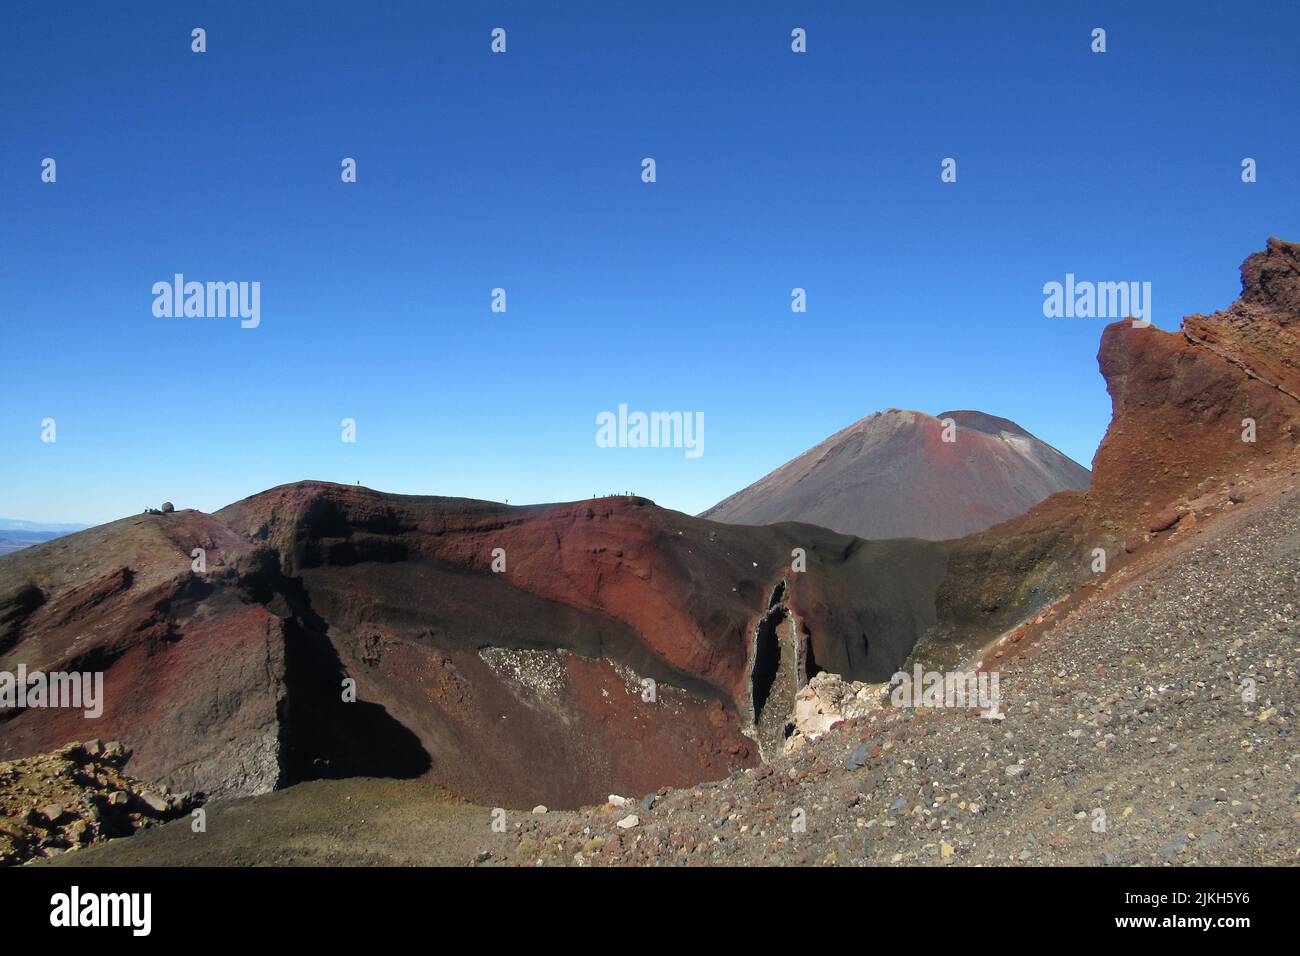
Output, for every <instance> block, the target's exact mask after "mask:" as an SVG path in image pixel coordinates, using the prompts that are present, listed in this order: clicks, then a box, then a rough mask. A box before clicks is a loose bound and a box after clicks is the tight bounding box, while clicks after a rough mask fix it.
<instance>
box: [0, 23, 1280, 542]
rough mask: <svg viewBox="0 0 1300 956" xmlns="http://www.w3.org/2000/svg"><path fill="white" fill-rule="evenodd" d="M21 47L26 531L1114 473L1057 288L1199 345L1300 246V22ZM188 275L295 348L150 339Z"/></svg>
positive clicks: (9, 295)
mask: <svg viewBox="0 0 1300 956" xmlns="http://www.w3.org/2000/svg"><path fill="white" fill-rule="evenodd" d="M545 7H555V8H557V10H546V9H544V8H545ZM1050 7H1056V8H1058V9H1056V10H1052V9H1049V8H1050ZM615 8H616V9H615ZM0 18H3V20H4V22H3V25H2V28H0V79H2V80H3V82H2V83H0V115H2V123H3V130H4V133H3V136H0V293H2V295H0V369H2V370H3V379H4V380H3V385H2V387H0V456H2V457H0V514H4V515H7V516H11V517H15V518H27V519H32V520H42V521H85V522H98V521H104V520H109V519H112V518H115V517H120V516H122V515H126V514H130V513H134V512H138V511H139V510H140V509H141V508H143V507H144V506H145V505H155V504H157V503H158V502H160V501H162V500H163V499H171V500H172V501H174V502H176V504H177V506H178V507H198V508H202V509H204V510H214V509H216V508H218V507H220V506H222V505H224V504H226V503H228V502H230V501H233V500H236V499H238V498H241V497H243V496H245V495H248V494H251V493H253V492H256V491H260V490H262V489H264V488H267V487H269V486H272V485H275V484H279V483H282V482H287V481H294V480H298V479H301V478H319V479H326V480H333V481H342V482H355V481H360V482H361V483H362V484H364V485H368V486H371V487H375V488H380V489H383V490H388V491H395V492H403V493H419V494H448V495H464V496H469V497H479V498H490V499H496V500H503V499H508V500H509V501H511V502H512V503H523V502H534V501H551V500H569V499H574V498H584V497H589V496H590V495H591V494H593V493H603V492H608V491H616V490H617V491H622V490H633V491H636V492H637V493H639V494H643V495H646V496H649V497H651V498H654V499H655V500H656V501H658V502H659V503H660V504H663V505H665V506H667V507H672V508H678V509H681V510H684V511H688V512H696V511H699V510H701V509H703V508H705V507H707V506H709V505H711V504H713V503H714V502H716V501H717V500H718V499H720V498H722V497H724V496H726V495H728V494H730V493H732V492H734V491H736V490H738V489H740V488H741V487H743V486H745V485H747V484H749V483H750V482H752V481H754V480H755V479H757V478H759V477H760V476H762V475H763V474H765V473H766V472H767V471H769V470H770V469H772V468H774V467H776V466H777V465H779V464H781V463H783V462H784V461H786V460H788V459H789V458H791V457H793V456H795V455H797V454H799V453H800V452H802V451H804V450H805V449H807V448H808V447H810V446H811V445H813V444H815V443H817V442H819V441H820V440H822V439H823V438H825V437H826V436H827V435H829V434H831V433H833V432H835V431H837V430H838V429H840V428H842V427H844V426H845V425H847V424H849V423H850V422H852V421H854V420H856V419H858V418H861V417H862V416H864V415H867V414H870V413H871V412H873V411H877V410H880V409H882V408H887V407H903V408H916V409H920V410H923V411H928V412H932V413H933V412H939V411H943V410H946V409H950V408H978V409H981V410H984V411H987V412H990V413H993V414H997V415H1003V416H1006V417H1009V418H1012V419H1014V420H1015V421H1017V422H1018V423H1020V424H1021V425H1022V426H1024V427H1026V428H1028V429H1029V430H1030V431H1032V432H1034V433H1035V434H1037V435H1038V436H1040V437H1041V438H1043V439H1044V440H1046V441H1048V442H1050V443H1052V444H1054V445H1056V446H1057V447H1058V448H1060V449H1061V450H1063V451H1064V452H1066V453H1067V454H1069V455H1071V456H1072V457H1074V458H1076V459H1078V460H1079V461H1081V462H1083V463H1084V464H1087V463H1088V462H1089V461H1090V460H1091V457H1092V454H1093V452H1094V451H1095V449H1096V445H1097V443H1098V441H1099V440H1100V438H1101V436H1102V434H1103V433H1104V430H1105V426H1106V423H1107V421H1108V419H1109V413H1110V404H1109V399H1108V398H1107V396H1106V392H1105V388H1104V383H1103V381H1102V379H1101V377H1100V376H1099V374H1098V373H1097V366H1096V352H1097V343H1098V337H1099V334H1100V332H1101V329H1102V327H1103V326H1104V325H1105V322H1106V320H1104V319H1083V318H1074V319H1048V318H1045V317H1044V316H1043V314H1042V302H1043V295H1042V286H1043V284H1044V283H1045V282H1048V281H1052V280H1057V281H1060V280H1062V279H1063V278H1064V276H1065V274H1066V273H1067V272H1073V273H1075V274H1076V275H1077V276H1078V277H1079V278H1081V279H1092V280H1097V281H1103V280H1104V281H1127V280H1139V281H1150V282H1151V283H1152V286H1153V306H1154V314H1153V317H1154V320H1155V322H1156V324H1157V325H1160V326H1162V327H1164V328H1176V327H1177V324H1178V320H1179V319H1180V317H1181V316H1182V315H1184V314H1186V313H1188V312H1195V311H1202V312H1209V311H1212V310H1214V309H1218V308H1222V307H1224V306H1226V305H1227V304H1228V303H1229V302H1230V301H1231V300H1232V299H1233V298H1234V297H1235V296H1236V294H1237V291H1238V276H1237V266H1238V265H1239V263H1240V261H1241V260H1242V259H1243V258H1244V257H1245V256H1246V255H1247V254H1249V253H1250V252H1252V251H1254V250H1257V249H1260V248H1262V247H1263V245H1264V240H1265V238H1266V237H1267V236H1269V235H1279V236H1281V237H1283V238H1288V239H1292V240H1295V239H1298V238H1300V201H1298V200H1300V168H1298V157H1300V124H1297V123H1296V121H1295V107H1296V102H1295V90H1296V89H1298V88H1300V57H1298V56H1297V54H1296V51H1297V50H1300V7H1298V6H1297V5H1296V4H1295V3H1294V2H1277V3H1270V2H1262V3H1255V4H1251V5H1250V7H1249V9H1248V10H1245V11H1243V10H1241V9H1239V8H1234V7H1233V6H1232V5H1228V4H1212V3H1195V2H1186V3H1178V4H1172V3H1171V4H1156V3H1151V4H1140V5H1138V4H1131V3H1081V4H1072V5H1068V8H1067V6H1066V5H1060V4H1043V3H1028V2H1026V3H1005V4H998V5H974V4H964V3H963V4H956V3H953V4H918V3H915V2H909V3H879V4H871V5H866V4H862V3H860V2H857V3H793V2H791V3H745V4H740V3H736V4H727V5H721V4H718V5H713V4H707V3H705V4H699V3H654V4H636V5H634V4H605V3H590V4H582V3H563V4H542V3H538V2H529V3H519V4H492V3H457V4H443V3H439V4H429V3H376V4H356V5H354V4H347V5H339V6H338V7H337V8H331V7H330V5H328V4H289V3H276V4H264V3H230V2H223V3H211V4H186V3H153V4H150V3H133V4H130V5H126V6H123V5H104V4H84V5H76V4H72V5H68V4H55V5H46V4H27V3H21V2H19V3H9V4H6V5H5V8H4V11H3V13H0ZM196 26H201V27H204V28H205V29H206V31H207V43H208V52H206V53H204V54H195V53H192V52H191V50H190V43H191V41H190V31H191V29H192V28H193V27H196ZM498 26H499V27H504V28H505V29H506V30H507V43H508V52H507V53H506V54H504V55H493V54H492V53H491V52H490V50H489V43H490V35H489V34H490V31H491V30H492V28H494V27H498ZM796 26H799V27H804V28H805V29H806V30H807V33H808V52H807V53H806V54H802V55H798V54H794V53H792V52H791V50H790V31H791V29H792V28H794V27H796ZM1097 26H1100V27H1104V28H1105V29H1106V30H1107V47H1108V49H1107V52H1106V53H1104V54H1094V53H1092V52H1091V51H1090V42H1091V41H1090V31H1091V30H1092V28H1093V27H1097ZM47 156H49V157H54V158H55V159H56V160H57V163H58V167H57V171H58V180H57V182H56V183H53V184H48V183H42V182H41V178H40V172H41V169H40V164H41V160H42V159H43V158H44V157H47ZM345 156H349V157H354V158H355V159H356V160H357V164H358V182H356V183H355V184H343V183H342V182H340V176H339V173H340V161H341V159H342V158H343V157H345ZM646 156H651V157H654V159H655V160H656V163H657V177H658V181H657V182H655V183H653V184H646V183H643V182H642V181H641V178H640V173H641V160H642V158H643V157H646ZM1247 156H1249V157H1253V158H1255V159H1256V160H1257V162H1258V177H1259V179H1258V182H1256V183H1253V184H1243V183H1242V182H1241V179H1240V164H1241V160H1242V158H1243V157H1247ZM944 157H953V158H955V159H956V160H957V163H958V181H957V182H956V183H952V184H945V183H941V182H940V177H939V171H940V162H941V160H942V159H943V158H944ZM176 272H182V273H184V274H185V275H186V276H187V278H190V279H198V280H200V281H206V280H214V281H217V280H220V281H227V280H233V281H240V280H243V281H259V282H260V283H261V289H262V292H261V325H260V327H259V328H256V329H241V328H240V327H239V325H238V322H237V321H235V320H229V319H217V318H157V317H155V316H154V314H153V311H152V305H153V296H152V293H151V287H152V285H153V283H155V282H157V281H160V280H161V281H167V280H170V278H171V276H172V275H173V274H174V273H176ZM796 286H798V287H803V288H805V289H807V295H808V311H807V312H806V313H805V314H793V313H792V312H791V311H790V290H791V289H792V288H794V287H796ZM495 287H502V288H504V289H506V292H507V296H508V312H507V313H506V314H504V315H503V314H495V313H493V312H491V311H490V309H489V304H490V292H491V290H492V289H493V288H495ZM620 403H626V404H628V405H629V406H630V407H631V408H632V409H634V410H635V409H640V410H645V411H653V410H663V411H673V410H680V411H690V412H695V411H701V412H703V413H704V415H705V420H706V427H705V453H704V455H703V456H702V457H700V458H697V459H688V458H686V457H685V455H684V454H683V452H682V451H681V450H680V449H677V450H675V449H639V448H613V449H611V448H598V447H597V446H596V444H595V431H596V427H595V418H596V415H597V414H598V413H600V412H601V411H605V410H614V409H616V408H617V406H618V405H619V404H620ZM47 417H52V418H54V419H55V420H56V422H57V429H58V431H57V439H58V440H57V442H56V443H54V444H46V443H42V441H41V421H42V419H45V418H47ZM345 417H351V418H354V419H356V421H357V439H358V440H357V441H356V443H355V444H346V443H344V442H342V441H341V440H340V424H339V423H340V420H341V419H343V418H345Z"/></svg>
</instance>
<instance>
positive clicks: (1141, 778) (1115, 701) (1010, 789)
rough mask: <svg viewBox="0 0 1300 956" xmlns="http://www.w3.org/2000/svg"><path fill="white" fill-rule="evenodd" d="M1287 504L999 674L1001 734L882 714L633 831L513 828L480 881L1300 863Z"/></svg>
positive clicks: (1295, 546)
mask: <svg viewBox="0 0 1300 956" xmlns="http://www.w3.org/2000/svg"><path fill="white" fill-rule="evenodd" d="M1298 505H1300V493H1297V492H1296V491H1291V492H1289V493H1287V494H1285V495H1283V496H1282V497H1280V498H1279V499H1277V500H1275V501H1273V502H1271V503H1268V504H1264V505H1261V506H1258V508H1257V509H1256V510H1254V511H1253V513H1249V514H1245V515H1234V516H1230V517H1228V518H1226V519H1225V521H1224V523H1223V524H1222V525H1220V526H1218V527H1216V528H1215V529H1209V528H1204V527H1203V528H1202V529H1201V530H1202V531H1203V532H1204V533H1203V534H1202V535H1201V536H1200V537H1199V538H1196V539H1194V541H1193V543H1192V544H1191V546H1189V547H1188V548H1186V549H1185V550H1183V551H1182V552H1181V553H1178V554H1175V555H1174V556H1173V557H1172V558H1171V560H1169V561H1168V562H1167V563H1165V564H1164V565H1162V566H1160V567H1157V568H1156V569H1155V570H1154V571H1152V572H1150V573H1148V574H1147V575H1146V576H1144V577H1140V578H1137V579H1136V580H1134V581H1133V582H1132V583H1131V584H1129V585H1127V586H1125V587H1123V588H1117V589H1115V590H1114V591H1113V593H1110V594H1108V595H1106V596H1104V597H1101V598H1099V599H1098V600H1097V601H1096V602H1095V603H1093V604H1091V605H1088V606H1086V607H1084V608H1082V609H1081V610H1080V611H1079V612H1078V613H1077V614H1076V615H1075V616H1073V617H1071V618H1070V619H1068V620H1066V621H1065V622H1064V623H1062V624H1060V625H1058V626H1057V627H1056V628H1055V629H1054V630H1052V631H1049V632H1048V633H1046V634H1045V635H1044V636H1043V637H1042V639H1041V640H1040V642H1039V644H1038V645H1037V646H1035V647H1033V648H1032V649H1030V650H1029V651H1028V653H1026V654H1025V655H1024V656H1022V657H1021V658H1019V659H1018V660H1016V661H1013V662H1011V663H1009V664H1007V665H1006V666H1005V667H1003V669H1002V670H1001V671H1000V685H1001V686H1000V690H1001V697H1002V707H1001V710H1002V713H1003V714H1004V715H1005V718H1004V719H1003V720H1000V721H999V720H987V719H980V718H979V717H978V716H977V715H976V712H974V711H970V710H961V711H958V710H942V709H928V710H924V711H918V710H902V709H897V708H886V709H885V711H884V712H883V713H882V714H881V715H879V716H872V717H868V718H864V719H862V720H859V721H857V722H854V723H851V724H845V725H841V726H840V727H838V728H837V729H835V730H833V731H831V732H830V733H828V734H827V735H826V736H825V737H823V738H822V739H821V740H819V741H818V742H816V743H815V744H813V745H811V746H809V747H806V748H804V749H803V750H800V751H798V752H796V753H795V754H793V755H791V756H788V757H783V758H781V759H779V760H777V761H776V762H775V763H774V764H772V765H769V766H764V767H760V768H757V769H751V770H745V771H740V772H737V773H734V774H732V775H731V776H730V777H729V778H727V779H725V780H722V781H719V782H717V783H712V784H703V785H700V786H698V787H696V788H693V789H690V790H682V791H671V792H670V791H661V793H660V795H659V799H658V800H657V801H656V803H655V804H654V807H653V809H650V810H643V811H642V812H641V814H640V817H641V819H640V823H639V824H638V825H637V826H636V827H633V828H630V829H628V830H620V829H619V828H618V827H616V825H615V822H616V820H617V819H619V818H621V817H622V816H624V815H625V812H626V811H623V810H618V809H615V808H612V807H608V806H606V807H603V808H590V809H586V810H583V811H580V812H577V813H564V814H550V815H548V816H547V817H546V818H545V819H534V820H526V821H524V822H523V823H521V824H518V825H517V827H516V830H515V841H514V842H515V847H514V852H513V859H505V858H502V857H501V856H499V855H498V856H497V857H496V859H495V860H494V862H513V863H517V864H524V865H529V864H536V863H539V862H540V863H565V864H575V863H576V864H578V865H607V864H651V865H674V864H676V865H687V864H689V865H705V864H756V863H757V864H840V865H845V864H864V863H865V864H889V863H895V864H912V865H915V864H934V865H952V864H967V865H994V864H1028V865H1060V864H1084V865H1091V864H1114V865H1131V864H1150V865H1174V864H1178V865H1186V864H1266V865H1267V864H1273V865H1276V864H1295V863H1296V862H1297V860H1298V859H1300V787H1298V786H1297V782H1298V781H1300V773H1298V772H1297V771H1300V753H1298V752H1297V746H1296V740H1295V736H1294V733H1293V728H1294V725H1295V720H1296V715H1297V712H1296V684H1297V659H1296V658H1297V647H1298V643H1300V611H1298V609H1300V507H1298ZM1197 541H1199V542H1201V543H1199V544H1198V543H1195V542H1197ZM1252 683H1253V688H1254V695H1255V697H1254V701H1253V702H1249V701H1246V700H1244V699H1243V696H1244V695H1243V690H1244V689H1245V688H1246V687H1249V686H1250V685H1251V684H1252ZM864 742H865V743H866V744H867V746H866V750H865V753H859V754H858V755H857V756H858V757H859V758H864V759H863V762H862V765H861V767H860V768H859V769H855V770H849V769H845V761H846V759H847V758H849V757H850V755H853V754H854V752H855V751H856V750H858V749H859V747H860V745H861V744H862V743H864ZM856 762H857V759H855V760H852V761H850V763H856ZM643 806H644V805H643ZM800 822H802V823H803V824H804V825H805V827H806V828H805V829H804V830H803V831H802V832H796V831H797V830H798V825H799V824H800ZM484 862H488V861H486V860H485V861H484Z"/></svg>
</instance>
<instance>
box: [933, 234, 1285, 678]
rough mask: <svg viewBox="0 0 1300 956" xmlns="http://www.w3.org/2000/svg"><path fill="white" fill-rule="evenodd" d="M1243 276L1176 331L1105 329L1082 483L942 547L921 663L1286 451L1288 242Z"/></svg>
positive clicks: (974, 641)
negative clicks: (946, 553) (1220, 306)
mask: <svg viewBox="0 0 1300 956" xmlns="http://www.w3.org/2000/svg"><path fill="white" fill-rule="evenodd" d="M1241 275H1242V295H1241V298H1240V299H1239V300H1238V301H1237V302H1235V303H1233V305H1232V306H1231V307H1230V308H1228V309H1227V310H1225V311H1223V312H1218V313H1215V314H1214V315H1211V316H1202V315H1193V316H1188V317H1187V318H1186V319H1184V321H1183V324H1182V328H1181V329H1180V331H1178V332H1164V331H1161V330H1160V329H1157V328H1155V327H1145V328H1139V327H1134V325H1133V323H1132V322H1131V321H1130V320H1123V321H1120V322H1115V323H1113V324H1111V325H1109V326H1107V327H1106V329H1105V330H1104V331H1103V333H1102V340H1101V348H1100V351H1099V353H1098V356H1097V361H1098V365H1099V366H1100V368H1101V372H1102V375H1103V376H1104V377H1105V379H1106V387H1107V390H1108V391H1109V393H1110V396H1111V402H1112V418H1111V424H1110V427H1109V428H1108V429H1107V432H1106V436H1105V438H1104V439H1103V441H1102V443H1101V446H1100V447H1099V448H1098V450H1097V454H1096V456H1095V458H1094V459H1093V471H1092V487H1091V488H1090V489H1089V490H1087V491H1085V492H1080V493H1061V494H1057V495H1053V496H1052V497H1051V498H1048V499H1047V500H1046V501H1044V502H1042V503H1041V504H1040V505H1038V506H1036V507H1035V508H1033V509H1031V510H1030V511H1029V512H1028V513H1027V514H1025V515H1024V516H1022V517H1020V518H1015V519H1012V520H1011V521H1008V522H1006V523H1004V524H1001V525H998V526H996V527H994V528H991V529H989V530H988V531H986V532H983V533H981V534H977V535H972V536H970V537H968V538H964V539H962V540H961V541H958V542H953V544H952V548H951V551H950V557H951V560H950V564H949V573H948V576H947V578H946V579H945V581H944V583H943V584H942V585H941V587H940V589H939V593H938V608H937V618H938V623H937V624H936V626H935V627H934V628H933V629H932V630H931V631H930V632H929V633H928V634H927V635H926V637H925V639H924V640H923V641H922V642H921V643H920V647H919V648H918V654H920V655H921V656H922V657H923V658H924V659H925V660H926V661H928V662H930V663H935V664H940V663H943V664H956V663H959V662H961V661H962V660H964V659H967V658H968V657H969V655H970V654H971V653H972V652H974V651H976V650H977V649H978V648H979V646H980V644H981V643H982V642H985V641H987V640H988V639H989V638H991V637H992V636H994V635H996V634H998V633H999V632H1001V631H1003V630H1005V629H1007V628H1009V627H1011V626H1012V625H1014V624H1016V623H1018V622H1019V621H1023V620H1024V619H1026V618H1027V617H1029V616H1031V615H1032V614H1034V613H1036V612H1037V611H1038V610H1040V609H1041V608H1043V607H1045V606H1046V605H1048V604H1049V603H1051V602H1052V601H1053V600H1055V599H1057V598H1059V597H1060V596H1062V595H1064V594H1067V593H1069V592H1071V591H1073V590H1075V589H1076V588H1078V587H1079V586H1080V585H1082V584H1083V583H1084V582H1085V581H1087V580H1089V578H1091V577H1093V575H1094V572H1093V570H1092V564H1093V560H1094V558H1093V549H1096V548H1101V549H1103V550H1104V551H1105V552H1106V554H1107V556H1108V558H1110V559H1112V560H1113V559H1115V558H1116V557H1118V556H1119V555H1122V554H1124V553H1126V552H1131V551H1133V550H1134V549H1135V548H1137V547H1140V546H1141V545H1142V544H1143V543H1145V542H1146V541H1149V540H1150V539H1151V538H1152V536H1153V535H1158V534H1160V533H1162V532H1167V531H1169V530H1170V529H1171V528H1172V527H1175V526H1176V525H1177V524H1178V522H1179V521H1180V520H1181V519H1182V516H1184V515H1187V514H1190V512H1191V509H1190V508H1189V506H1188V503H1189V502H1192V501H1200V502H1203V501H1205V500H1207V499H1210V498H1215V497H1216V496H1217V497H1218V498H1219V499H1223V500H1227V499H1228V497H1229V496H1230V495H1231V494H1232V492H1231V490H1230V489H1229V487H1228V486H1229V482H1230V481H1231V480H1235V479H1237V478H1240V477H1241V476H1246V475H1251V474H1259V473H1262V472H1264V471H1266V470H1268V469H1270V468H1276V467H1277V466H1278V463H1279V462H1282V461H1284V460H1288V459H1290V458H1291V457H1292V456H1293V455H1294V454H1295V453H1296V447H1297V442H1298V441H1300V399H1298V398H1297V396H1300V378H1298V377H1297V369H1298V368H1300V339H1298V338H1297V329H1298V328H1300V311H1298V307H1297V303H1300V246H1297V245H1296V244H1294V243H1288V242H1282V241H1280V240H1277V239H1270V240H1269V242H1268V248H1267V249H1266V250H1265V251H1263V252H1259V253H1255V254H1254V255H1252V256H1250V257H1249V258H1248V259H1247V260H1246V262H1245V263H1244V264H1243V265H1242V269H1241ZM1245 437H1252V438H1253V440H1250V441H1247V440H1243V439H1244V438H1245ZM1192 520H1194V517H1193V519H1192Z"/></svg>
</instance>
